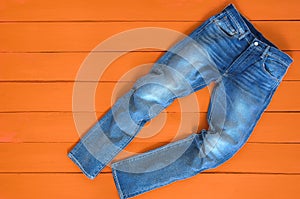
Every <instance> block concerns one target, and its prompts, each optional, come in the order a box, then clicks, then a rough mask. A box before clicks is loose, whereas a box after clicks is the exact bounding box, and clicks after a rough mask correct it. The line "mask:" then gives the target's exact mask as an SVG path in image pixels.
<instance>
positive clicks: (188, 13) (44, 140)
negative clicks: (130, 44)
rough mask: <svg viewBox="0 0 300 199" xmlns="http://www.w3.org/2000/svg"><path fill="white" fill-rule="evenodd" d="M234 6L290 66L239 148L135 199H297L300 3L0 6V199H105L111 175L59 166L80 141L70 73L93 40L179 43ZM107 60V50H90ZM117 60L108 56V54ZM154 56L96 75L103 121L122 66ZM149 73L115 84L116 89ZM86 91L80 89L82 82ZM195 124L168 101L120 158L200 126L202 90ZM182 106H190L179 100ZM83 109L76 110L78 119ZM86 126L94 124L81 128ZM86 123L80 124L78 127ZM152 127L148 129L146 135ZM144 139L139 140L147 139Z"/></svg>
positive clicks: (114, 0)
mask: <svg viewBox="0 0 300 199" xmlns="http://www.w3.org/2000/svg"><path fill="white" fill-rule="evenodd" d="M230 2H231V3H235V5H236V7H238V9H239V10H241V12H242V13H244V14H245V15H246V16H247V17H248V18H249V19H250V20H251V21H252V22H253V23H254V24H255V25H256V26H257V27H258V29H259V30H261V32H263V33H264V34H265V35H266V36H267V37H268V38H270V40H272V41H273V42H274V43H275V44H277V45H278V46H279V47H280V48H281V49H283V50H285V51H286V52H287V53H288V54H290V55H291V56H292V57H293V58H294V60H295V62H294V63H293V65H292V66H291V68H290V70H289V71H288V74H287V75H286V77H285V78H284V81H283V82H282V84H281V85H280V87H279V89H278V91H277V93H276V94H275V96H274V98H273V100H272V102H271V105H270V107H269V108H268V109H267V111H266V113H265V114H264V115H263V117H262V119H261V120H260V121H259V124H258V126H257V127H256V129H255V131H254V132H253V135H252V136H251V138H250V140H249V142H248V143H247V144H246V145H245V147H244V148H243V149H241V151H240V152H239V153H238V154H237V155H236V156H235V157H234V158H233V159H231V160H229V161H228V162H226V163H225V164H224V165H222V166H220V167H219V168H217V169H214V170H210V171H206V172H204V173H202V174H200V175H197V176H195V177H193V178H190V179H188V180H184V181H180V182H176V183H173V184H172V185H169V186H166V187H164V188H161V189H157V190H155V191H152V192H149V193H146V194H143V195H141V196H138V197H136V198H141V199H142V198H143V199H150V198H165V199H171V198H172V199H179V198H190V199H198V198H210V199H225V198H228V199H229V198H230V199H234V198H237V199H240V198H244V199H247V198H249V199H250V198H251V199H252V198H261V199H265V198H274V199H279V198H284V199H286V198H297V196H298V197H299V195H300V189H299V187H300V128H299V127H300V126H299V124H300V112H299V111H300V93H299V92H300V70H299V68H298V67H299V65H300V35H299V33H300V21H299V20H300V2H299V1H298V0H285V1H282V0H252V1H249V0H236V1H226V0H214V1H212V0H172V1H167V0H127V1H122V0H109V1H103V0H102V1H101V0H65V1H49V0H47V1H39V0H1V1H0V199H17V198H22V199H27V198H28V199H29V198H30V199H35V198H44V199H50V198H51V199H53V198H56V199H66V198H70V199H71V198H72V199H98V198H105V199H115V198H118V195H117V190H116V188H115V185H114V182H113V178H112V175H111V172H110V169H109V168H105V169H104V172H102V173H101V174H100V175H99V176H98V177H97V178H96V179H95V180H93V181H92V180H89V179H87V178H86V177H85V176H84V175H83V174H82V173H81V172H80V171H79V169H78V168H77V167H76V166H75V165H74V164H73V162H71V160H69V159H68V158H67V152H68V151H69V150H70V149H71V147H72V146H73V145H74V143H75V142H77V141H78V138H79V136H78V133H77V132H76V129H75V124H74V121H73V116H72V89H73V84H74V80H75V76H76V73H77V70H78V69H79V67H80V65H81V63H82V62H83V60H84V58H85V57H86V56H87V54H88V53H89V51H91V50H92V49H93V48H94V47H95V46H96V45H97V44H98V43H100V42H101V41H103V40H104V39H106V38H108V37H109V36H111V35H113V34H115V33H118V32H121V31H123V30H128V29H131V28H136V27H147V26H154V27H166V28H171V29H175V30H178V31H180V32H183V33H186V34H188V33H189V32H190V31H192V30H193V29H194V28H195V27H197V26H199V25H200V24H201V23H202V22H203V21H204V20H205V19H207V17H209V16H211V15H212V14H215V13H217V12H219V11H220V10H221V9H222V8H224V6H225V5H227V4H228V3H230ZM97 53H108V52H97ZM109 53H116V52H109ZM162 54H163V52H161V51H159V50H151V51H136V52H130V53H128V54H126V55H124V56H122V57H120V58H119V59H118V60H117V61H115V62H114V63H113V64H112V65H110V67H109V68H108V69H107V70H106V71H105V74H104V76H103V77H102V79H101V82H100V83H99V86H98V89H97V95H96V101H97V102H96V111H97V115H98V117H101V115H102V114H103V112H105V111H106V110H107V109H108V108H109V107H110V106H111V98H112V97H111V96H112V91H113V88H114V86H115V85H116V82H117V81H118V80H119V79H120V77H121V76H122V75H123V74H124V73H126V72H127V71H129V70H130V69H132V68H134V67H136V66H138V65H140V64H144V63H149V62H155V60H157V58H158V57H159V56H161V55H162ZM148 70H149V67H148V68H143V70H142V71H139V73H138V74H134V75H133V76H132V78H129V79H127V80H126V81H124V82H122V83H120V84H118V85H119V86H121V87H122V88H124V89H123V92H124V90H126V88H129V87H130V86H131V85H132V82H133V81H134V80H135V79H136V78H137V77H139V76H141V75H142V74H144V73H146V72H147V71H148ZM80 84H82V85H84V86H89V84H90V82H81V83H80ZM197 97H198V99H199V104H200V108H201V109H200V110H201V112H200V125H199V126H198V127H197V126H196V127H195V124H196V123H197V122H198V121H196V120H197V117H196V114H197V113H194V112H192V111H187V112H184V113H182V114H181V113H180V109H179V102H178V101H176V102H175V103H174V104H172V105H171V106H170V107H169V108H168V109H167V110H166V111H164V112H163V113H162V114H160V115H159V116H158V118H156V119H154V120H153V121H152V122H151V123H150V124H149V126H148V127H146V128H145V129H146V130H144V129H143V131H142V132H141V134H140V135H146V136H147V132H148V133H149V129H150V131H151V128H152V127H155V126H158V125H160V120H161V118H164V117H165V118H167V119H166V124H165V125H164V126H163V127H162V129H161V130H160V131H159V132H155V135H154V136H152V137H150V138H147V139H146V138H142V137H139V138H137V139H135V140H134V141H133V143H131V144H130V145H129V146H128V147H127V148H126V149H127V150H128V151H133V152H143V151H147V150H149V149H152V148H156V147H158V146H160V145H163V144H166V143H168V142H169V141H171V140H172V138H173V137H174V136H175V133H176V131H177V129H178V124H179V123H180V121H182V120H184V124H185V125H186V126H185V127H184V130H183V131H181V132H179V133H180V136H181V137H185V136H186V135H188V134H190V133H192V131H196V129H197V128H198V129H202V128H206V127H207V124H206V122H205V115H206V113H205V111H206V109H207V105H208V100H209V92H208V90H207V89H204V90H201V91H199V92H197ZM182 103H189V98H188V97H187V98H185V99H183V100H182ZM88 111H90V110H82V111H80V112H77V113H76V114H78V115H79V116H80V117H82V118H85V116H86V115H87V114H88ZM90 125H92V124H90ZM88 127H89V125H88V126H87V127H86V128H87V129H88ZM150 127H151V128H150ZM147 130H148V131H147Z"/></svg>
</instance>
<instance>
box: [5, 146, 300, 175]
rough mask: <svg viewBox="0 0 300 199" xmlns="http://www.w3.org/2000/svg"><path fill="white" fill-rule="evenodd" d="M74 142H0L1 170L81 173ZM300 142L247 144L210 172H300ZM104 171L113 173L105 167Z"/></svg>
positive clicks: (125, 154)
mask: <svg viewBox="0 0 300 199" xmlns="http://www.w3.org/2000/svg"><path fill="white" fill-rule="evenodd" d="M165 144H166V143H161V142H160V143H158V142H151V143H141V142H132V143H130V144H129V145H128V146H127V147H126V149H125V151H123V152H122V153H121V154H119V155H118V156H117V157H116V160H121V159H124V158H125V157H129V156H132V155H134V154H135V153H142V152H146V151H148V150H151V149H154V148H157V147H159V146H163V145H165ZM72 145H73V144H71V143H22V144H14V143H1V144H0V149H1V150H0V172H80V170H79V168H78V167H77V166H76V165H75V164H74V163H73V162H72V161H71V160H70V159H69V158H68V157H67V152H68V151H69V150H70V149H71V148H72ZM299 155H300V145H299V144H257V143H247V144H246V145H245V147H243V148H242V149H241V150H240V151H239V153H238V154H236V155H235V156H234V157H233V158H232V159H230V160H229V161H228V162H226V163H224V164H223V165H221V166H220V167H218V168H216V169H213V170H209V171H208V172H260V173H300V168H299V164H300V159H299V158H295V157H299ZM104 171H105V172H110V171H111V170H110V168H109V167H106V168H105V170H104Z"/></svg>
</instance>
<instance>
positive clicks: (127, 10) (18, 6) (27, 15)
mask: <svg viewBox="0 0 300 199" xmlns="http://www.w3.org/2000/svg"><path fill="white" fill-rule="evenodd" d="M234 3H235V4H236V6H237V7H238V8H239V10H240V11H241V12H242V13H244V14H245V15H246V16H247V17H249V18H250V19H255V20H262V19H263V20H280V19H284V20H288V19H300V15H299V6H298V1H297V0H288V1H276V3H274V1H272V0H264V1H263V2H262V1H259V0H253V1H251V2H249V1H246V0H243V1H238V2H234ZM227 4H228V1H217V2H213V1H209V0H205V1H199V0H191V1H188V2H186V1H182V0H174V1H172V2H168V1H151V0H143V1H138V0H128V1H126V2H124V1H121V0H113V1H96V0H87V1H84V2H83V1H80V0H74V1H71V0H65V1H57V2H55V3H51V2H48V1H45V2H42V3H41V2H40V1H38V0H31V1H5V2H1V4H0V9H1V16H0V20H1V21H31V20H33V21H37V20H38V21H40V20H43V21H52V20H55V21H60V20H71V21H72V20H179V21H181V20H193V21H194V20H203V19H205V18H206V17H207V16H210V15H213V14H216V13H217V12H219V11H221V9H223V8H224V7H225V6H226V5H227ZM253 5H255V6H253ZM270 5H272V6H270Z"/></svg>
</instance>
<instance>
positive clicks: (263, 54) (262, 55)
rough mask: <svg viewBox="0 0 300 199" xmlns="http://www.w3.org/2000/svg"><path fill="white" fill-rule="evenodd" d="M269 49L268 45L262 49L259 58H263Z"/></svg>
mask: <svg viewBox="0 0 300 199" xmlns="http://www.w3.org/2000/svg"><path fill="white" fill-rule="evenodd" d="M269 50H270V46H267V47H266V49H265V50H264V52H263V53H262V54H261V56H260V58H262V59H263V58H264V57H265V56H266V55H267V53H268V52H269Z"/></svg>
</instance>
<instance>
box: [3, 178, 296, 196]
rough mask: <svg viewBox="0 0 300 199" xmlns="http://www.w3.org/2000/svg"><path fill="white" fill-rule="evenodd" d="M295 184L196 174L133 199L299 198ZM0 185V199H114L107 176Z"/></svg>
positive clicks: (283, 180) (11, 180) (19, 180)
mask: <svg viewBox="0 0 300 199" xmlns="http://www.w3.org/2000/svg"><path fill="white" fill-rule="evenodd" d="M299 180H300V176H299V175H259V174H199V175H196V176H194V177H192V178H189V179H187V180H183V181H178V182H176V183H172V184H170V185H168V186H165V187H162V188H160V189H156V190H153V191H150V192H148V193H145V194H142V195H140V196H137V197H136V198H138V199H150V198H165V199H171V198H172V199H182V198H184V197H186V196H187V195H188V197H189V198H190V199H198V198H199V195H201V197H204V198H211V199H224V198H235V197H236V198H244V199H252V198H257V199H265V198H273V199H286V198H294V197H295V196H297V195H299V194H300V191H299ZM0 181H1V182H5V183H2V185H1V186H0V192H1V197H3V198H7V199H17V198H23V199H38V198H44V199H52V198H59V199H61V198H73V199H86V198H87V196H88V198H89V199H98V198H99V197H101V198H106V199H116V198H118V193H117V189H116V188H115V184H114V182H113V178H112V176H111V174H101V175H100V176H98V177H97V178H96V179H94V180H92V181H91V180H89V179H87V178H86V177H84V176H83V174H1V175H0ZM16 190H18V191H16Z"/></svg>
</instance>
